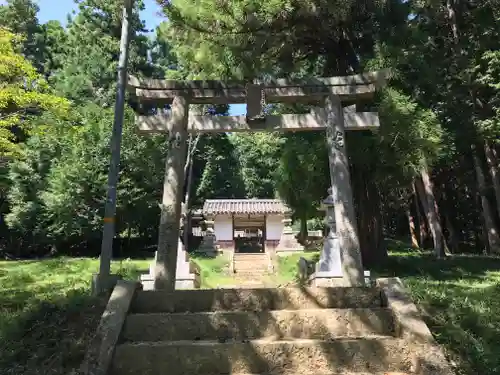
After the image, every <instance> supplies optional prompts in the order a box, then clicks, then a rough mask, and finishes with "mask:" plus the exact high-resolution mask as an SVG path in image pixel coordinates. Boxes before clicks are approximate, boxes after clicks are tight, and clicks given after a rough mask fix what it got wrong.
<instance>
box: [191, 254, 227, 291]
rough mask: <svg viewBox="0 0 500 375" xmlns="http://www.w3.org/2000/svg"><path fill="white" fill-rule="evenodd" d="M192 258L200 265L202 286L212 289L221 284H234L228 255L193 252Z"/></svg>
mask: <svg viewBox="0 0 500 375" xmlns="http://www.w3.org/2000/svg"><path fill="white" fill-rule="evenodd" d="M191 260H193V261H194V262H195V263H196V264H197V265H198V266H199V267H200V273H201V287H202V288H209V289H210V288H217V287H218V286H219V285H230V284H234V281H233V279H232V278H231V277H230V276H229V274H228V269H229V257H228V256H226V255H219V256H217V257H208V256H205V255H202V254H193V255H191Z"/></svg>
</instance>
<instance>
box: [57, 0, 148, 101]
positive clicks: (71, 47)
mask: <svg viewBox="0 0 500 375" xmlns="http://www.w3.org/2000/svg"><path fill="white" fill-rule="evenodd" d="M135 3H136V7H135V11H134V15H133V19H132V20H131V31H130V33H131V42H130V57H129V72H130V73H133V74H137V73H142V74H146V75H150V74H151V66H150V65H149V64H148V62H147V52H148V47H149V43H148V40H147V37H146V36H145V35H142V34H141V33H143V32H144V31H145V30H144V24H143V23H142V21H140V19H139V15H138V11H139V10H140V9H142V7H143V4H142V1H136V2H135ZM78 6H79V13H78V14H77V16H76V17H75V18H74V19H73V20H72V21H71V22H70V23H69V25H68V27H67V35H66V38H65V43H64V49H63V53H62V56H58V55H56V58H57V59H58V61H64V64H62V65H61V67H60V69H59V70H58V71H57V72H56V74H55V76H54V82H55V87H56V89H57V90H58V92H60V93H61V95H64V96H65V97H67V98H71V99H72V100H73V101H74V102H75V103H79V104H81V103H84V102H87V101H94V102H96V103H98V104H100V105H103V106H111V104H112V103H113V102H114V97H115V89H116V68H117V64H118V56H119V48H120V42H119V41H120V35H121V17H122V6H123V1H121V0H113V1H107V0H80V1H78Z"/></svg>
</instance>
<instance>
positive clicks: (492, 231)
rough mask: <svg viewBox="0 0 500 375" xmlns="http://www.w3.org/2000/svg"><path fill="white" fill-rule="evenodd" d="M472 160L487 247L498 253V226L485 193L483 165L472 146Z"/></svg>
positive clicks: (499, 248) (499, 239)
mask: <svg viewBox="0 0 500 375" xmlns="http://www.w3.org/2000/svg"><path fill="white" fill-rule="evenodd" d="M472 160H473V162H474V169H475V171H476V178H477V187H478V191H479V196H480V198H481V207H482V208H483V219H484V226H485V230H486V240H487V243H488V246H489V249H490V251H491V252H492V253H500V235H499V233H498V228H497V227H496V224H495V220H494V216H493V210H492V208H491V206H490V201H489V200H488V196H487V194H486V191H487V186H486V178H485V176H484V172H483V166H482V165H481V159H480V158H479V155H478V153H477V149H475V147H472Z"/></svg>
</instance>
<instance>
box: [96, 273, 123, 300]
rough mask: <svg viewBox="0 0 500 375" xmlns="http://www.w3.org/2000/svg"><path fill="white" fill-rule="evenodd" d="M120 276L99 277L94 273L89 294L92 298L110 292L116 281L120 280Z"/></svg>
mask: <svg viewBox="0 0 500 375" xmlns="http://www.w3.org/2000/svg"><path fill="white" fill-rule="evenodd" d="M121 279H122V277H121V276H120V275H113V274H110V275H105V276H104V275H101V274H99V273H96V274H94V275H92V280H91V293H92V295H93V296H98V295H101V294H104V293H107V292H111V291H112V290H113V288H114V287H115V285H116V283H117V282H118V280H121Z"/></svg>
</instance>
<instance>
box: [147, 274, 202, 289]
mask: <svg viewBox="0 0 500 375" xmlns="http://www.w3.org/2000/svg"><path fill="white" fill-rule="evenodd" d="M141 284H142V288H143V290H154V286H155V278H154V277H153V276H151V275H149V274H143V275H141ZM199 287H200V278H199V275H196V274H191V275H189V277H188V278H182V279H176V280H175V290H182V289H198V288H199Z"/></svg>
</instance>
